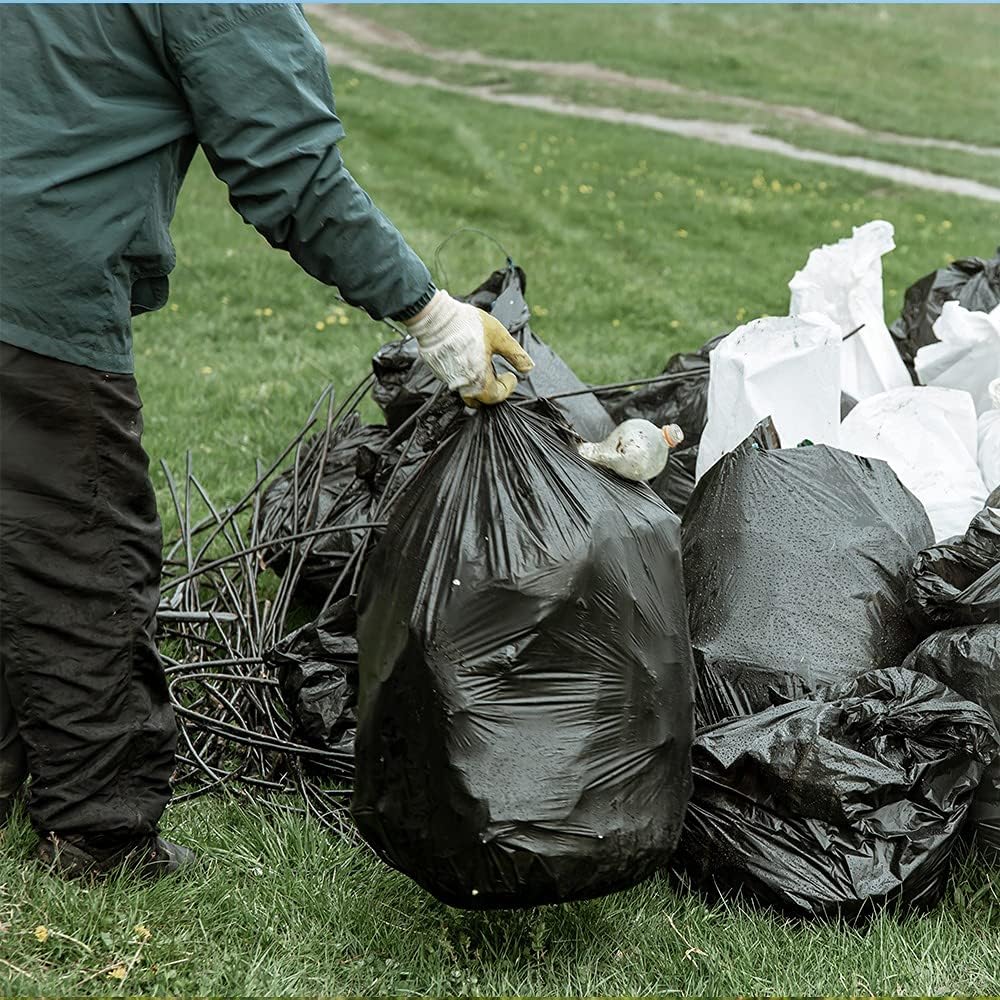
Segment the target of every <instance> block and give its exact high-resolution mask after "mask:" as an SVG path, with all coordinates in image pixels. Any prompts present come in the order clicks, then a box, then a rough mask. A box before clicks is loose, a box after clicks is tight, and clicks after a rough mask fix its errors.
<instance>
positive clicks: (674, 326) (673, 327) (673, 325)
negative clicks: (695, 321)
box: [670, 319, 681, 330]
mask: <svg viewBox="0 0 1000 1000" xmlns="http://www.w3.org/2000/svg"><path fill="white" fill-rule="evenodd" d="M680 325H681V321H680V320H679V319H672V320H671V321H670V329H671V330H676V329H677V327H679V326H680Z"/></svg>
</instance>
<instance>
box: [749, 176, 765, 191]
mask: <svg viewBox="0 0 1000 1000" xmlns="http://www.w3.org/2000/svg"><path fill="white" fill-rule="evenodd" d="M750 183H751V184H752V185H753V186H754V187H755V188H757V190H758V191H759V190H760V189H761V188H762V187H766V186H767V181H766V180H764V175H763V174H754V178H753V180H752V181H751V182H750Z"/></svg>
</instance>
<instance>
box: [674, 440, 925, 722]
mask: <svg viewBox="0 0 1000 1000" xmlns="http://www.w3.org/2000/svg"><path fill="white" fill-rule="evenodd" d="M931 541H933V534H932V532H931V527H930V523H929V522H928V520H927V515H926V513H925V512H924V509H923V507H921V505H920V503H919V502H918V501H917V500H916V499H915V498H914V497H913V495H912V494H911V493H909V492H908V491H907V490H906V489H904V488H903V486H902V485H901V484H900V482H899V480H898V479H897V478H896V476H895V474H894V473H893V472H892V470H891V469H890V468H889V466H888V465H886V464H885V463H884V462H880V461H877V460H870V459H866V458H859V457H858V456H856V455H850V454H848V453H847V452H844V451H839V450H837V449H835V448H830V447H827V446H825V445H809V446H803V447H799V448H791V449H782V450H777V435H776V434H775V433H774V428H773V425H772V424H771V422H770V420H767V421H763V422H762V423H761V424H760V425H758V427H757V429H756V430H755V431H754V432H753V434H751V435H750V437H748V438H747V440H746V441H744V442H743V443H742V444H741V445H739V446H738V447H737V448H736V449H734V450H733V451H732V452H730V453H729V454H727V455H725V456H723V458H722V459H721V460H720V461H719V462H718V463H716V465H715V466H713V467H712V469H710V470H709V471H708V472H707V473H706V474H705V475H704V476H703V477H702V479H701V481H700V482H699V483H698V486H697V488H696V489H695V492H694V494H693V496H692V497H691V502H690V504H689V505H688V509H687V511H686V513H685V515H684V576H685V580H686V582H687V592H688V607H689V613H690V622H691V641H692V644H693V646H694V656H695V666H696V669H697V675H698V685H697V691H696V696H695V701H696V711H697V719H698V725H699V726H703V725H708V724H711V723H714V722H718V721H719V720H721V719H724V718H727V717H729V716H733V715H747V714H749V713H751V712H756V711H760V710H761V709H764V708H767V707H769V706H770V705H772V704H774V703H775V701H776V700H779V699H781V698H786V699H787V698H798V697H801V696H803V695H805V694H808V693H809V692H812V691H815V690H817V689H819V688H822V687H823V686H825V685H830V684H837V683H840V682H843V681H846V680H848V679H850V678H851V677H855V676H857V675H858V674H861V673H863V672H865V671H867V670H871V669H874V668H880V667H898V666H899V664H900V663H901V662H902V660H903V658H904V657H905V656H906V654H907V653H909V652H910V650H912V649H913V648H914V647H915V646H916V645H917V643H918V641H919V640H920V639H921V638H922V637H923V634H926V633H923V634H919V633H918V632H917V630H916V629H915V627H914V625H913V623H912V622H911V621H910V619H909V617H908V615H907V613H906V609H905V603H904V599H905V594H906V579H907V575H908V573H909V571H910V568H911V566H912V565H913V560H914V558H915V556H916V553H917V552H918V551H919V550H920V549H921V548H923V547H924V546H925V545H927V544H928V543H930V542H931Z"/></svg>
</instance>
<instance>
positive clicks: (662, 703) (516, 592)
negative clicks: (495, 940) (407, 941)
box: [352, 403, 692, 908]
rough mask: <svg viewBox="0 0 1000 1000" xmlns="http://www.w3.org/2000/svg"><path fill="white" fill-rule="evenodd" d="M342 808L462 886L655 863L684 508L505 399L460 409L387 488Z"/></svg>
mask: <svg viewBox="0 0 1000 1000" xmlns="http://www.w3.org/2000/svg"><path fill="white" fill-rule="evenodd" d="M358 640H359V647H360V654H361V663H360V698H359V711H358V735H357V741H356V749H357V777H356V781H355V794H354V801H353V806H352V810H353V813H354V817H355V819H356V821H357V824H358V827H359V829H360V831H361V833H362V835H363V836H364V838H365V839H366V840H367V841H368V842H369V843H370V844H371V845H372V846H373V847H374V848H375V850H376V851H377V852H378V853H379V854H380V855H381V856H382V857H383V858H384V859H385V860H386V861H388V862H389V863H390V864H392V865H394V866H395V867H396V868H399V869H400V870H401V871H403V872H405V873H406V874H407V875H409V876H410V877H411V878H413V879H414V880H415V881H417V882H418V883H420V885H422V886H423V887H424V888H426V889H427V890H429V891H430V892H432V893H433V894H434V895H435V896H437V897H438V898H439V899H441V900H443V901H445V902H447V903H451V904H453V905H457V906H463V907H469V908H479V907H492V906H527V905H534V904H540V903H553V902H561V901H565V900H569V899H580V898H585V897H590V896H596V895H599V894H602V893H607V892H611V891H614V890H617V889H622V888H625V887H626V886H630V885H633V884H635V883H637V882H639V881H641V880H642V879H644V878H646V877H647V876H648V875H650V874H652V873H653V872H654V871H656V870H657V869H658V868H661V867H662V866H663V864H664V863H665V862H666V861H667V859H668V858H669V856H670V854H671V852H672V850H673V847H674V845H675V843H676V840H677V837H678V835H679V832H680V824H681V821H682V818H683V813H684V806H685V803H686V801H687V797H688V793H689V784H690V759H689V751H690V742H691V738H692V692H691V647H690V642H689V639H688V632H687V616H686V608H685V603H684V592H683V580H682V574H681V554H680V526H679V522H678V520H677V518H676V516H675V515H674V514H672V513H671V512H670V511H669V510H668V509H667V508H666V507H665V506H664V505H663V504H662V503H661V502H660V501H659V500H658V499H657V498H656V497H655V496H654V495H653V494H652V493H651V492H650V491H649V490H648V488H646V487H645V486H641V485H637V484H635V483H630V482H626V481H625V480H623V479H620V478H618V477H617V476H615V475H614V474H613V473H609V472H605V471H604V470H601V469H596V468H594V467H593V466H591V465H589V464H588V463H587V462H585V461H583V460H582V459H581V458H580V457H579V456H578V455H577V454H576V452H575V449H574V448H572V447H571V446H570V445H568V444H567V443H566V441H565V439H564V436H563V434H562V433H561V432H560V430H559V429H558V427H557V425H556V424H554V423H553V422H552V421H551V420H549V419H547V418H545V417H542V416H540V415H536V414H533V413H528V412H525V409H524V408H523V407H518V406H514V405H512V404H509V403H505V404H501V405H500V406H497V407H489V408H484V409H483V410H481V411H479V412H478V413H477V414H476V415H475V416H473V417H472V418H470V419H469V420H468V421H467V422H466V423H465V425H464V426H463V427H462V428H461V430H459V431H458V433H457V434H455V436H454V437H452V438H451V439H450V440H449V441H448V442H446V443H445V445H444V446H443V447H442V449H441V450H440V451H439V452H438V453H437V454H436V455H435V456H434V457H433V458H432V459H431V461H430V463H429V464H428V465H427V466H426V467H425V468H424V470H423V471H422V472H421V474H420V475H419V476H418V477H417V478H416V479H415V480H414V481H413V483H412V484H411V486H410V488H409V489H408V490H407V491H406V492H405V493H404V495H403V496H402V497H401V498H400V500H399V501H398V503H397V504H396V505H395V506H394V508H393V511H392V515H391V520H390V524H389V527H388V528H387V529H386V532H385V535H384V536H383V538H382V540H381V542H380V543H379V545H378V546H377V547H376V548H375V550H374V552H373V553H372V555H371V557H370V559H369V562H368V564H367V567H366V569H365V574H364V577H363V579H362V585H361V592H360V595H359V631H358Z"/></svg>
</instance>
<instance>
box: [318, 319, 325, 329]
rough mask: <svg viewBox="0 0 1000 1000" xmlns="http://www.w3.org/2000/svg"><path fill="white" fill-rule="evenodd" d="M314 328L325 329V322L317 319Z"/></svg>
mask: <svg viewBox="0 0 1000 1000" xmlns="http://www.w3.org/2000/svg"><path fill="white" fill-rule="evenodd" d="M316 329H317V330H325V329H326V323H324V322H323V321H322V320H318V321H317V322H316Z"/></svg>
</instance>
